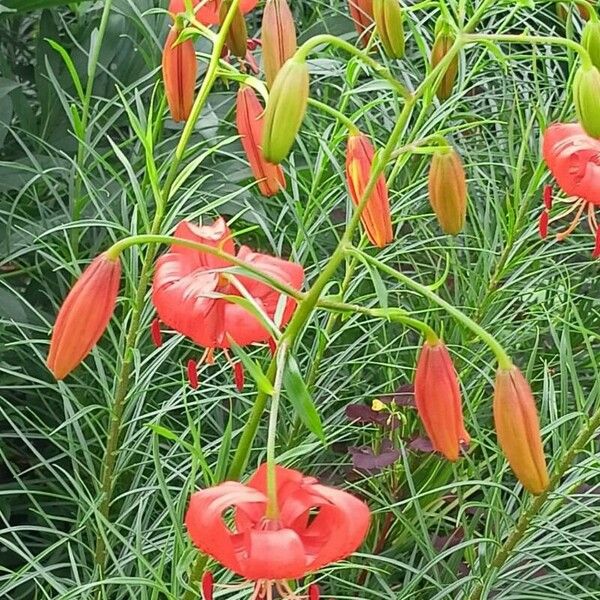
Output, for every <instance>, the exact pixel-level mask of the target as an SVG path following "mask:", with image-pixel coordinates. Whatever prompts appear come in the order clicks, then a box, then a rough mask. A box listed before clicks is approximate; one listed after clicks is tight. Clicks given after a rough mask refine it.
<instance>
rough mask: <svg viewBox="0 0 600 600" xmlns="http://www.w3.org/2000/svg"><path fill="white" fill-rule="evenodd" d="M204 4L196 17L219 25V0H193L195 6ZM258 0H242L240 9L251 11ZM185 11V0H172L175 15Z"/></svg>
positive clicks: (172, 12) (246, 11)
mask: <svg viewBox="0 0 600 600" xmlns="http://www.w3.org/2000/svg"><path fill="white" fill-rule="evenodd" d="M201 3H202V6H201V7H200V8H199V9H198V10H197V11H196V19H198V21H200V23H202V24H203V25H218V24H219V0H204V1H202V0H192V5H193V6H194V8H195V7H196V6H198V4H201ZM257 4H258V0H241V2H240V10H241V11H242V12H243V13H244V14H246V13H248V12H250V11H251V10H252V9H253V8H254V7H255V6H256V5H257ZM184 11H185V2H184V0H171V2H170V3H169V12H170V13H171V14H173V15H176V14H178V13H181V12H184Z"/></svg>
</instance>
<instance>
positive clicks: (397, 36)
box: [373, 0, 404, 58]
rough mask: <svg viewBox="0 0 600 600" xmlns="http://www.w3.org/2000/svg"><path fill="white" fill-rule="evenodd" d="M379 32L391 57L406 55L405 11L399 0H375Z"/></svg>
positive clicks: (374, 8)
mask: <svg viewBox="0 0 600 600" xmlns="http://www.w3.org/2000/svg"><path fill="white" fill-rule="evenodd" d="M373 17H374V19H375V24H376V26H377V33H378V34H379V37H380V39H381V43H382V44H383V47H384V48H385V51H386V53H387V54H388V56H390V57H391V58H402V57H403V56H404V12H403V11H402V7H401V6H400V3H399V2H398V0H373Z"/></svg>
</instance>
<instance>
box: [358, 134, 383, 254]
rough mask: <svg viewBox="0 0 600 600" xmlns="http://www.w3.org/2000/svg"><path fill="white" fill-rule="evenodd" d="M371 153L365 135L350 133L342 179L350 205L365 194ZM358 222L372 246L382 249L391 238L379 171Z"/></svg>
mask: <svg viewBox="0 0 600 600" xmlns="http://www.w3.org/2000/svg"><path fill="white" fill-rule="evenodd" d="M374 156H375V150H374V149H373V146H372V145H371V142H370V141H369V138H368V137H367V136H366V135H363V134H362V133H353V134H350V137H349V138H348V147H347V149H346V180H347V182H348V190H349V192H350V198H351V199H352V202H353V203H354V206H358V205H359V204H360V201H361V200H362V197H363V195H364V193H365V189H366V187H367V183H368V181H369V178H370V177H371V170H372V168H373V158H374ZM360 221H361V223H362V226H363V227H364V228H365V231H366V233H367V236H368V238H369V241H370V242H371V244H373V245H374V246H377V247H378V248H383V247H384V246H387V244H389V243H390V242H391V241H392V240H393V239H394V232H393V231H392V218H391V215H390V201H389V197H388V187H387V183H386V181H385V176H384V175H383V173H382V174H381V175H380V176H379V177H378V178H377V183H376V185H375V189H374V190H373V192H372V193H371V197H370V198H369V200H368V202H367V204H366V206H365V208H364V209H363V211H362V213H361V215H360Z"/></svg>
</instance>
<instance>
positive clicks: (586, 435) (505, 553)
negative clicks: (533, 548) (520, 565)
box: [468, 408, 600, 600]
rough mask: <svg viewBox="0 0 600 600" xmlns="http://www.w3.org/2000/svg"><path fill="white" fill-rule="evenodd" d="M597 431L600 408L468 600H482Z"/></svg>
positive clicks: (516, 525) (524, 513) (497, 554)
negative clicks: (494, 576) (483, 594)
mask: <svg viewBox="0 0 600 600" xmlns="http://www.w3.org/2000/svg"><path fill="white" fill-rule="evenodd" d="M598 428H600V408H599V409H597V410H596V412H595V413H593V415H592V417H591V418H590V420H589V422H588V424H587V425H586V426H585V427H583V428H582V429H581V431H580V432H579V434H578V435H577V437H576V438H575V441H574V442H573V444H572V445H571V446H570V448H569V450H567V452H566V453H565V454H564V455H563V457H562V458H561V460H560V462H559V463H558V465H557V467H556V469H555V471H554V473H553V475H552V477H551V478H550V485H549V486H548V489H547V490H546V491H545V492H542V493H541V494H540V495H539V496H536V498H534V500H533V501H532V502H531V504H530V506H529V508H528V509H527V510H525V511H524V512H523V513H522V514H521V516H520V517H519V520H518V521H517V522H516V524H515V526H514V529H513V530H512V532H511V533H510V535H509V536H508V537H507V538H506V541H505V542H504V544H502V546H501V547H500V549H499V550H498V552H497V553H496V555H495V556H494V558H493V559H492V561H491V562H490V564H489V566H488V568H487V570H486V572H485V573H484V575H483V577H482V578H481V581H480V582H479V583H477V585H476V586H475V588H473V590H472V591H471V593H470V594H469V596H468V600H479V599H480V598H481V594H482V593H483V591H484V589H485V587H486V582H487V581H489V580H490V579H491V578H492V577H493V575H494V573H495V572H497V571H498V570H500V569H501V568H502V567H503V566H504V564H505V563H506V561H507V560H508V558H509V557H510V556H511V554H512V552H513V550H514V549H515V548H516V547H517V545H518V544H519V543H520V542H521V540H522V539H523V538H524V537H525V534H526V533H527V530H528V528H529V525H530V524H531V522H532V521H533V519H534V518H535V517H536V516H537V515H538V513H539V512H540V511H541V509H542V508H543V506H544V504H545V503H546V501H547V500H548V498H549V496H550V494H551V493H552V492H553V491H554V490H555V489H556V488H557V486H558V485H559V483H560V481H561V479H562V478H563V477H564V476H565V474H566V473H567V471H568V470H569V468H570V467H571V465H572V464H573V461H574V460H575V458H576V456H577V455H578V454H579V453H580V452H581V451H583V450H584V449H585V447H586V446H587V445H588V443H589V442H590V441H591V439H592V437H593V436H594V435H595V434H596V431H597V430H598Z"/></svg>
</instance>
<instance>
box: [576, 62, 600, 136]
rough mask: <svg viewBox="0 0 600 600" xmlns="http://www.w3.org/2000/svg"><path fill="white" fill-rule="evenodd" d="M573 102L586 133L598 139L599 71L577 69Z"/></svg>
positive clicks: (599, 127) (599, 115) (599, 122)
mask: <svg viewBox="0 0 600 600" xmlns="http://www.w3.org/2000/svg"><path fill="white" fill-rule="evenodd" d="M573 101H574V102H575V110H576V111H577V117H578V119H579V122H580V123H581V126H582V127H583V128H584V129H585V131H586V133H587V134H588V135H590V136H592V137H594V138H600V71H598V69H597V68H596V67H594V66H589V67H586V66H581V67H579V69H578V70H577V73H576V74H575V78H574V80H573Z"/></svg>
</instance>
